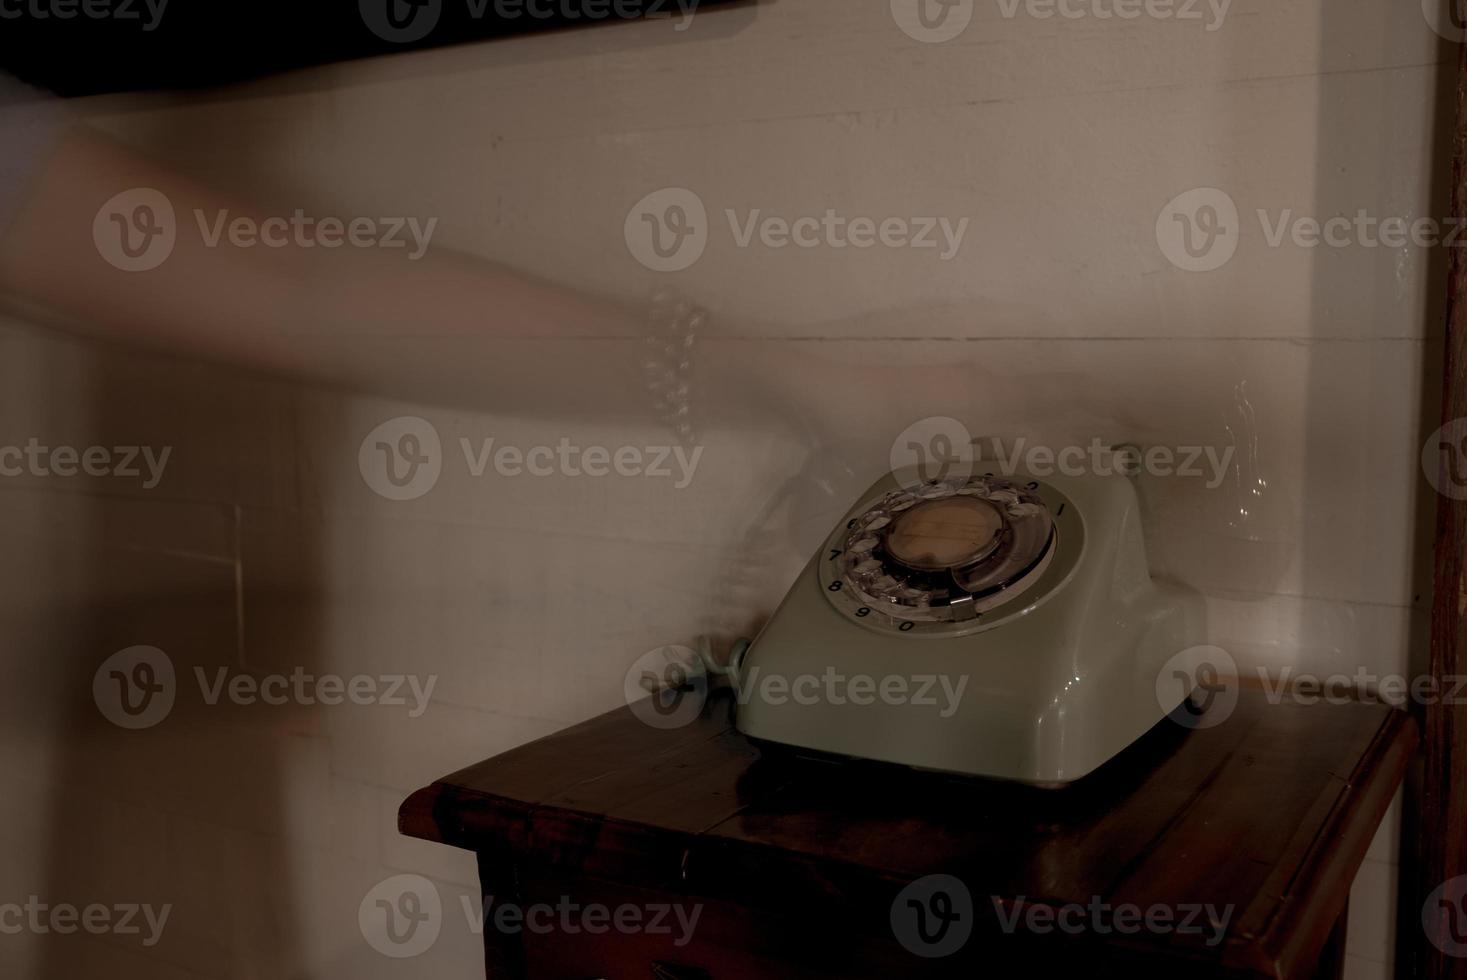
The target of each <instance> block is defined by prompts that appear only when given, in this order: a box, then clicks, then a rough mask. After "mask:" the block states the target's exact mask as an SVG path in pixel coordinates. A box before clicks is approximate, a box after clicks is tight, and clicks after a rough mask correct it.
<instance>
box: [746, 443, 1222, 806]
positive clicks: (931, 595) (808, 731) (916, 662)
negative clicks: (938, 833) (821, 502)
mask: <svg viewBox="0 0 1467 980" xmlns="http://www.w3.org/2000/svg"><path fill="white" fill-rule="evenodd" d="M1204 621H1205V616H1204V610H1203V605H1202V600H1201V597H1200V596H1198V595H1197V594H1195V593H1191V592H1188V591H1186V590H1183V589H1180V588H1177V587H1172V586H1166V585H1163V584H1161V583H1158V582H1154V581H1153V580H1152V578H1151V575H1150V573H1149V571H1148V568H1147V563H1146V555H1145V549H1144V546H1143V542H1142V535H1141V524H1140V516H1139V513H1138V503H1137V497H1136V492H1135V489H1134V487H1133V485H1132V481H1131V479H1130V478H1128V477H1126V476H1123V475H1107V476H1099V475H1088V474H1087V475H1083V476H1046V477H1044V479H1043V480H1040V479H1035V478H1032V477H1030V476H1029V475H1027V474H1023V473H1013V474H1007V475H1004V476H996V475H993V474H987V475H973V476H966V475H963V476H954V477H949V478H946V479H939V480H923V479H922V478H921V477H920V476H919V475H918V474H917V473H916V472H915V471H898V472H897V473H894V474H891V475H889V476H887V477H886V478H884V479H883V480H881V481H879V482H878V483H876V484H875V485H874V486H872V487H871V489H870V490H869V491H868V492H867V493H866V494H865V495H863V496H862V498H861V499H860V500H859V501H858V502H857V503H856V505H855V506H854V507H852V508H851V510H850V511H849V512H848V513H847V514H846V515H845V516H844V517H843V518H842V519H841V521H840V522H839V524H838V525H837V526H836V528H835V529H834V530H833V531H832V533H831V534H830V536H829V538H828V539H827V540H826V542H825V545H824V547H823V548H822V549H821V551H820V553H819V554H817V555H815V556H814V558H812V559H811V561H810V563H809V564H808V565H807V566H806V568H805V570H804V571H803V572H802V573H801V575H800V578H799V579H798V581H797V582H796V583H795V585H794V587H793V588H792V589H791V590H790V592H789V594H788V595H787V596H786V597H785V599H784V601H783V602H782V603H781V605H780V606H779V608H778V610H777V611H776V612H775V614H774V616H773V618H772V619H771V620H770V621H769V622H768V624H767V625H766V626H765V627H764V629H763V630H762V631H761V632H760V633H759V635H758V636H757V637H756V638H755V640H754V642H753V644H752V646H750V647H749V649H748V651H747V652H746V653H745V655H744V656H743V658H742V662H741V664H740V665H739V668H738V675H739V676H738V687H739V696H738V701H739V703H738V708H737V724H738V728H739V730H740V731H742V732H744V733H745V734H746V735H748V736H749V737H751V738H753V739H756V740H760V741H763V742H768V743H777V744H780V745H784V746H792V747H795V748H797V749H803V750H809V751H813V752H817V753H822V754H834V755H839V756H854V757H860V758H867V759H877V760H882V761H887V762H894V763H901V764H905V765H909V766H916V767H921V768H926V769H935V770H941V771H947V772H954V773H966V774H973V775H982V776H991V777H997V778H1002V779H1011V780H1020V781H1023V782H1027V783H1034V784H1040V785H1048V786H1054V785H1062V784H1065V783H1068V782H1071V781H1073V780H1076V779H1079V778H1080V777H1081V776H1084V775H1085V774H1086V773H1089V772H1091V771H1092V770H1094V769H1095V768H1096V767H1098V766H1099V765H1101V763H1103V762H1105V761H1106V760H1107V759H1109V758H1110V757H1111V756H1113V755H1115V754H1116V753H1117V752H1119V751H1121V750H1122V749H1123V748H1125V747H1126V746H1127V745H1129V744H1130V743H1131V742H1132V741H1134V740H1135V739H1136V738H1138V737H1139V736H1140V735H1142V734H1143V733H1144V732H1146V731H1147V730H1148V729H1149V728H1151V727H1152V726H1153V725H1154V724H1156V723H1157V722H1158V721H1159V720H1161V719H1162V718H1163V717H1165V716H1166V715H1167V714H1168V713H1170V712H1171V711H1172V710H1173V709H1175V708H1177V707H1178V705H1179V704H1180V702H1181V701H1182V700H1183V699H1184V698H1185V697H1186V695H1187V693H1188V691H1187V689H1185V688H1180V687H1176V688H1174V687H1171V686H1169V685H1164V684H1159V683H1158V678H1159V676H1160V675H1161V674H1162V673H1163V672H1164V671H1165V668H1166V667H1167V666H1168V662H1169V661H1174V660H1175V658H1176V656H1177V655H1178V654H1179V653H1181V652H1183V651H1185V650H1187V649H1189V648H1191V647H1193V646H1195V645H1197V644H1200V643H1203V642H1204V627H1205V622H1204ZM1165 692H1170V693H1165ZM1169 702H1170V703H1169Z"/></svg>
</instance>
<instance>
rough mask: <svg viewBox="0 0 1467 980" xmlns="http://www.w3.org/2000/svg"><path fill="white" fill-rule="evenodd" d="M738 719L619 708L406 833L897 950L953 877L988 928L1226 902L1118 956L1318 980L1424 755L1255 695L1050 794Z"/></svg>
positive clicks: (1374, 722) (526, 754) (1361, 717)
mask: <svg viewBox="0 0 1467 980" xmlns="http://www.w3.org/2000/svg"><path fill="white" fill-rule="evenodd" d="M731 709H732V703H731V701H730V700H728V699H727V698H723V697H715V698H714V699H712V700H711V701H710V703H709V705H708V706H707V707H706V708H705V710H704V712H703V714H702V716H701V717H700V718H698V719H697V721H695V722H694V723H692V724H690V725H688V726H686V727H684V728H681V729H676V730H671V731H666V730H658V729H654V728H651V727H649V726H647V725H645V724H643V723H642V722H641V721H639V720H638V719H637V718H636V717H635V716H634V715H633V714H632V712H631V711H630V710H628V709H620V710H617V711H613V712H610V713H608V714H606V715H602V716H601V717H598V718H595V719H592V720H591V721H588V722H585V723H584V724H581V725H577V726H575V727H573V728H570V729H567V730H566V731H563V732H560V733H558V734H555V735H552V736H550V737H548V738H543V739H540V740H538V741H536V742H533V743H530V744H528V745H524V746H522V747H520V748H517V749H514V750H512V751H509V752H506V753H504V754H503V755H500V756H497V757H495V758H493V759H490V760H487V761H485V762H481V763H479V764H478V765H475V766H471V767H469V768H467V769H464V770H462V771H460V772H458V773H455V774H453V775H451V776H447V777H445V778H443V779H441V780H439V781H437V782H435V783H434V784H432V785H431V786H428V787H426V788H424V789H422V790H419V791H418V792H417V793H415V794H413V795H412V796H411V797H410V798H409V799H408V800H407V801H406V802H405V803H404V804H403V806H402V809H401V812H400V816H399V824H400V828H401V830H402V832H403V833H405V834H408V835H410V836H414V837H420V838H424V839H428V840H434V841H439V842H442V843H445V844H449V845H452V846H456V847H460V848H465V849H468V850H473V851H476V852H479V853H481V854H484V853H500V854H504V853H508V854H512V855H514V856H515V859H516V860H519V861H523V862H526V863H528V864H530V865H539V866H543V867H546V868H552V869H554V870H555V871H556V872H557V873H566V874H570V875H573V876H585V877H592V878H597V879H601V880H607V881H612V882H630V883H635V884H637V885H638V886H641V887H648V888H662V889H668V890H675V891H678V892H680V893H685V894H691V895H696V896H699V897H701V898H705V899H707V900H710V901H718V902H730V903H734V904H737V905H739V906H742V907H751V908H758V909H762V910H772V911H774V912H776V913H777V912H780V911H783V912H787V913H790V914H807V910H809V909H811V908H817V907H818V908H821V909H830V908H832V907H838V908H841V909H844V910H845V911H844V912H843V913H842V915H843V917H844V921H847V922H849V923H851V928H853V929H858V930H859V929H863V928H868V927H869V928H871V929H878V930H879V929H882V928H885V929H886V930H887V931H888V932H889V930H890V926H889V924H887V919H886V917H887V915H888V914H889V911H890V908H891V905H892V901H893V898H894V897H895V896H896V895H897V894H898V892H899V891H900V890H901V889H902V888H903V887H905V886H906V885H907V884H909V883H911V882H912V881H914V880H916V879H919V878H922V877H923V876H926V875H932V874H946V875H954V876H956V877H958V878H959V879H961V880H962V881H963V882H964V883H966V884H967V886H968V887H969V889H970V891H971V893H972V895H973V896H975V898H977V899H978V902H979V910H980V915H982V914H983V913H984V912H987V913H988V919H990V920H992V921H993V922H996V921H997V918H996V917H995V916H994V915H993V913H992V911H989V909H990V906H989V905H988V902H987V901H986V899H989V898H990V897H991V898H992V900H993V903H994V904H993V906H992V908H993V909H997V908H999V907H1000V905H1001V906H1002V907H1004V908H1008V909H1013V908H1017V907H1019V906H1020V905H1022V904H1024V903H1028V904H1031V905H1032V904H1034V903H1040V904H1046V905H1051V906H1057V905H1061V904H1070V903H1074V904H1080V905H1085V904H1087V903H1092V902H1095V901H1102V902H1105V903H1109V904H1113V905H1114V904H1121V903H1131V904H1134V905H1136V906H1139V907H1141V908H1143V909H1144V908H1147V907H1149V906H1152V905H1155V904H1163V905H1169V906H1172V907H1176V906H1183V905H1191V904H1194V903H1211V904H1212V905H1213V906H1214V907H1216V908H1222V907H1224V906H1229V907H1231V910H1232V914H1231V917H1230V921H1229V923H1228V928H1227V932H1226V938H1225V940H1224V941H1223V942H1221V943H1220V944H1216V945H1213V944H1209V945H1208V946H1206V947H1204V946H1203V945H1202V944H1201V940H1200V937H1195V936H1194V937H1185V936H1181V935H1178V934H1176V933H1172V934H1170V935H1165V936H1156V935H1145V934H1143V935H1139V936H1134V937H1131V938H1130V939H1128V940H1127V941H1126V943H1123V944H1122V945H1125V944H1129V945H1130V946H1132V947H1134V948H1135V951H1136V952H1137V954H1138V955H1145V956H1151V955H1153V954H1155V955H1160V956H1166V957H1174V958H1178V961H1181V962H1185V961H1188V960H1192V959H1198V960H1201V959H1206V960H1207V961H1208V962H1210V963H1212V964H1213V965H1214V966H1217V965H1225V966H1226V968H1227V969H1228V970H1230V971H1236V972H1237V973H1238V975H1240V976H1250V975H1251V976H1274V977H1294V976H1307V975H1308V973H1309V970H1310V969H1311V967H1312V963H1311V962H1310V960H1312V958H1313V957H1314V956H1315V955H1316V954H1317V951H1318V949H1319V948H1320V946H1322V945H1323V944H1324V941H1325V939H1326V937H1327V936H1328V934H1329V932H1330V930H1331V928H1332V927H1333V926H1334V924H1335V920H1336V919H1337V918H1338V916H1339V914H1340V912H1341V911H1342V910H1343V909H1344V908H1345V903H1346V901H1347V898H1348V895H1349V889H1350V884H1351V881H1352V880H1353V878H1354V875H1355V872H1356V871H1357V870H1358V868H1359V866H1360V863H1361V861H1362V860H1363V859H1364V855H1365V851H1366V848H1367V847H1368V846H1369V844H1370V841H1371V838H1372V837H1373V836H1374V833H1375V831H1376V828H1377V826H1378V825H1379V823H1380V821H1381V819H1382V817H1383V815H1384V813H1385V810H1386V807H1387V806H1388V805H1389V803H1390V800H1391V798H1392V796H1393V795H1394V793H1395V790H1396V787H1397V786H1398V785H1399V783H1400V781H1401V779H1402V777H1403V775H1404V773H1405V769H1406V766H1407V764H1408V761H1409V759H1410V757H1411V755H1412V753H1413V752H1414V750H1415V746H1416V740H1417V735H1416V725H1415V723H1414V722H1413V721H1412V720H1411V719H1410V717H1409V716H1408V715H1406V714H1405V713H1404V712H1401V711H1397V710H1393V709H1390V708H1388V707H1385V706H1382V705H1376V704H1363V703H1355V702H1351V703H1348V704H1326V703H1319V704H1314V705H1303V704H1298V703H1293V702H1286V703H1279V704H1270V703H1268V701H1267V700H1266V699H1265V697H1264V695H1263V692H1261V691H1257V690H1252V689H1244V690H1243V691H1242V692H1241V695H1240V697H1239V700H1238V702H1237V705H1236V707H1235V708H1234V709H1233V711H1232V713H1231V715H1230V716H1229V717H1228V718H1227V719H1226V720H1225V721H1223V722H1222V723H1221V724H1219V725H1216V726H1215V727H1211V728H1202V729H1197V730H1192V729H1188V728H1185V727H1183V726H1181V725H1178V724H1175V723H1173V722H1170V721H1165V722H1163V723H1161V724H1160V725H1158V726H1157V727H1156V728H1154V729H1153V730H1152V731H1151V732H1149V733H1148V734H1147V735H1146V736H1144V737H1143V738H1142V739H1140V740H1139V741H1138V742H1136V743H1135V744H1133V745H1132V746H1131V747H1130V748H1129V749H1127V750H1126V751H1125V752H1124V753H1122V754H1121V755H1120V756H1117V757H1116V758H1115V759H1113V760H1111V762H1109V763H1107V764H1106V765H1105V766H1104V767H1102V768H1101V769H1100V770H1098V771H1097V772H1095V773H1093V774H1092V775H1090V776H1088V777H1086V778H1085V779H1083V780H1081V781H1080V782H1078V783H1075V784H1072V785H1071V786H1069V787H1066V788H1064V789H1057V790H1044V789H1037V788H1031V787H1026V786H1021V785H1016V784H1010V783H1001V782H994V781H990V780H983V779H973V778H959V777H947V776H942V775H939V774H933V773H923V772H916V771H912V770H907V769H901V768H897V767H891V766H887V765H883V764H878V763H862V762H849V763H839V764H835V763H820V762H815V761H811V760H805V759H788V758H777V757H770V758H761V753H760V751H759V750H758V749H757V748H755V747H754V746H752V745H750V743H749V742H748V741H747V740H745V739H744V738H743V737H742V736H741V735H739V734H738V733H737V732H736V731H735V730H734V729H733V727H732V723H731ZM802 910H804V911H802ZM990 924H991V923H990ZM1214 943H1216V939H1215V937H1214ZM1107 945H1114V941H1112V942H1111V943H1108V944H1107ZM975 948H976V947H975Z"/></svg>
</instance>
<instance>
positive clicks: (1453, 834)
mask: <svg viewBox="0 0 1467 980" xmlns="http://www.w3.org/2000/svg"><path fill="white" fill-rule="evenodd" d="M1459 57H1460V64H1459V66H1458V76H1457V84H1456V89H1455V91H1456V115H1455V123H1454V130H1453V133H1452V171H1451V189H1452V203H1451V213H1452V215H1454V216H1456V217H1457V218H1459V219H1460V218H1461V217H1463V216H1464V215H1467V45H1463V46H1462V51H1461V53H1460V55H1459ZM1447 251H1448V253H1449V255H1448V257H1447V324H1446V337H1445V340H1444V344H1443V361H1444V368H1443V371H1444V373H1443V377H1442V421H1443V422H1445V421H1449V420H1451V419H1458V418H1463V417H1467V383H1464V378H1463V370H1464V366H1467V255H1464V251H1463V250H1462V249H1459V248H1454V249H1448V250H1447ZM1464 553H1467V502H1464V501H1460V500H1454V499H1452V498H1451V497H1448V496H1446V495H1445V494H1441V495H1439V496H1438V501H1437V517H1436V548H1435V560H1434V571H1435V579H1434V581H1435V588H1434V596H1433V601H1432V615H1431V660H1430V666H1429V668H1428V669H1429V672H1430V674H1431V676H1432V677H1433V678H1435V679H1437V680H1438V681H1442V680H1445V679H1446V678H1448V677H1454V676H1460V675H1461V674H1462V673H1463V670H1464V668H1467V578H1464V575H1467V567H1464V561H1463V558H1464ZM1425 745H1426V752H1425V759H1424V768H1423V774H1422V787H1421V810H1420V821H1421V833H1420V835H1419V839H1420V844H1421V864H1420V868H1419V871H1420V877H1419V880H1418V883H1417V884H1418V887H1417V889H1416V895H1415V898H1416V901H1417V902H1418V903H1420V902H1423V901H1424V900H1425V899H1426V897H1427V895H1428V894H1429V893H1430V892H1431V891H1432V889H1434V888H1436V887H1437V886H1438V885H1440V884H1441V883H1442V882H1443V881H1446V880H1447V879H1450V878H1455V877H1457V876H1458V875H1462V874H1467V846H1464V845H1467V706H1463V705H1453V704H1445V703H1441V700H1438V701H1437V702H1436V703H1433V704H1430V705H1428V706H1427V707H1426V710H1425ZM1407 894H1410V893H1409V892H1408V893H1407ZM1416 908H1420V905H1419V904H1417V905H1416V906H1415V907H1414V908H1408V909H1406V910H1403V914H1402V920H1403V921H1405V920H1406V919H1407V918H1408V916H1409V917H1412V918H1414V915H1412V914H1411V913H1413V912H1414V911H1415V909H1416ZM1446 927H1447V923H1446V920H1445V917H1442V918H1439V919H1438V920H1437V921H1436V922H1435V928H1436V929H1437V930H1439V931H1440V934H1441V935H1444V934H1445V930H1446ZM1422 938H1423V940H1424V941H1423V942H1422V944H1421V956H1420V958H1419V959H1418V962H1417V968H1416V969H1415V970H1413V972H1414V973H1415V975H1417V976H1419V977H1423V978H1426V980H1449V978H1452V980H1467V958H1460V957H1451V956H1447V955H1446V954H1445V953H1444V952H1442V950H1441V948H1440V944H1439V943H1438V942H1436V941H1434V939H1435V937H1434V936H1432V935H1431V934H1429V933H1428V934H1426V935H1424V936H1423V937H1422Z"/></svg>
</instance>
